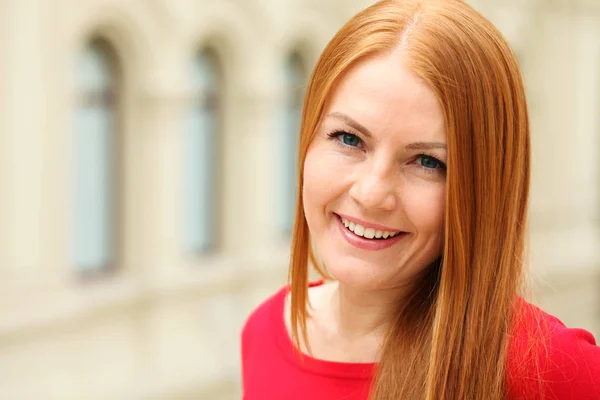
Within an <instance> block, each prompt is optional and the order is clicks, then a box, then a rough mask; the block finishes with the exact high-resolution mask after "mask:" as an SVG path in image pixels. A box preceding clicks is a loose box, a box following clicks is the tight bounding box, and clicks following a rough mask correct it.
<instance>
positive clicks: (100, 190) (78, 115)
mask: <svg viewBox="0 0 600 400" xmlns="http://www.w3.org/2000/svg"><path fill="white" fill-rule="evenodd" d="M116 64H117V63H116V59H115V53H114V52H113V51H112V49H111V47H110V46H109V45H108V43H106V42H105V41H102V40H93V41H90V42H89V43H88V44H87V46H86V47H85V48H83V49H82V51H81V53H79V54H78V56H77V60H76V71H75V83H76V93H77V106H76V107H77V108H76V111H75V130H74V137H73V144H74V156H75V158H74V177H75V182H74V201H73V222H74V226H73V242H72V243H73V251H74V254H73V258H74V259H73V262H74V265H75V268H76V269H77V270H78V271H80V272H83V273H86V274H87V273H95V272H102V271H106V270H108V269H109V268H112V267H114V266H115V263H116V262H117V260H116V258H117V254H116V250H117V249H116V245H117V231H116V230H117V228H118V221H117V217H118V215H117V207H118V202H117V196H118V194H119V193H118V182H117V181H118V178H117V173H118V172H119V171H118V168H117V167H118V151H117V146H118V139H119V138H118V120H117V119H118V118H117V105H118V97H119V96H118V92H119V90H118V89H119V87H118V86H119V85H118V79H117V68H116Z"/></svg>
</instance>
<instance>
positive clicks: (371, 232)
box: [342, 218, 400, 239]
mask: <svg viewBox="0 0 600 400" xmlns="http://www.w3.org/2000/svg"><path fill="white" fill-rule="evenodd" d="M342 223H343V224H344V226H345V227H346V228H348V229H349V230H351V231H352V232H354V234H355V235H357V236H362V237H365V238H367V239H373V238H377V239H380V238H383V239H387V238H388V237H389V238H393V237H394V236H397V235H398V234H399V233H400V232H388V231H379V230H375V229H373V228H365V227H364V226H362V225H360V224H357V223H354V222H352V221H349V220H347V219H346V218H342Z"/></svg>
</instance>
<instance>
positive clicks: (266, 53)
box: [0, 0, 600, 400]
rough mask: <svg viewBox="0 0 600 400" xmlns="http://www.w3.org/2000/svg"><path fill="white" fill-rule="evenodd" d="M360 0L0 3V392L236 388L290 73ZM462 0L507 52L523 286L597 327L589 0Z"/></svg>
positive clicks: (598, 63)
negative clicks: (517, 83) (523, 203)
mask: <svg viewBox="0 0 600 400" xmlns="http://www.w3.org/2000/svg"><path fill="white" fill-rule="evenodd" d="M370 3H372V1H366V0H353V1H349V0H331V1H317V0H304V1H300V0H277V1H273V0H269V1H267V0H219V1H207V0H200V1H192V0H176V1H167V0H130V1H124V0H88V1H75V0H55V1H52V2H50V1H46V0H28V1H20V0H19V1H17V0H6V1H4V2H2V3H1V4H0V20H1V22H2V23H0V27H1V28H0V29H2V34H1V35H0V37H1V42H0V66H1V68H0V82H1V84H0V99H1V101H2V103H1V105H2V107H0V131H1V132H2V134H1V136H0V188H1V189H0V190H2V196H0V221H2V224H1V225H2V226H1V227H0V243H1V245H0V277H1V279H0V377H2V378H0V394H1V397H2V398H7V399H71V398H72V399H75V398H76V399H106V398H111V399H185V398H194V399H198V398H200V399H218V400H221V399H222V400H228V399H236V398H240V377H239V334H240V329H241V326H242V323H243V321H244V319H245V317H246V316H247V315H248V313H249V312H250V311H251V309H252V308H253V307H255V306H256V305H257V304H258V303H259V302H260V301H261V300H263V299H265V298H266V297H267V296H268V295H270V294H271V293H273V292H274V291H275V290H276V289H278V288H280V287H281V286H282V285H283V284H284V283H285V281H286V274H287V262H288V257H289V249H288V246H289V233H290V229H291V225H292V223H293V220H292V218H293V215H292V211H293V209H294V196H295V194H294V190H295V184H294V179H295V178H294V176H295V168H296V167H295V161H294V155H295V151H296V150H295V149H296V142H295V140H296V138H297V125H298V121H299V118H300V112H301V102H302V96H303V86H304V84H305V82H306V80H307V78H308V75H309V74H310V71H311V68H312V66H313V65H314V63H315V61H316V59H317V57H318V55H319V53H320V51H321V50H322V48H323V47H324V45H325V44H326V43H327V41H328V40H329V39H330V38H331V37H332V36H333V34H334V33H335V32H336V30H337V29H338V28H339V27H340V26H341V25H342V24H343V23H344V22H345V21H346V20H347V19H348V18H349V17H350V16H351V15H353V14H354V13H355V12H357V11H358V10H360V9H361V8H363V7H365V6H366V5H368V4H370ZM472 4H473V5H474V6H475V7H476V8H478V9H479V10H480V11H481V12H483V13H484V14H485V15H486V16H488V17H489V18H490V19H491V20H492V21H493V22H494V23H496V24H497V26H498V27H499V28H500V29H501V30H502V31H503V32H504V33H505V35H506V36H507V38H508V39H509V40H510V42H511V43H512V45H513V47H514V48H515V50H516V52H517V54H518V55H519V58H520V61H521V64H522V67H523V71H524V76H525V80H526V85H527V90H528V94H529V103H530V110H531V116H532V128H533V161H532V169H533V184H532V198H531V220H530V231H531V243H530V252H531V264H532V281H533V282H534V293H535V298H536V299H537V303H538V304H541V305H542V306H544V307H545V309H546V310H547V311H549V312H551V313H554V314H555V315H557V316H558V317H559V318H561V319H562V320H563V321H564V322H565V323H567V325H569V326H577V327H583V328H586V329H588V330H590V331H591V332H593V333H594V334H595V335H596V337H598V336H599V335H600V214H599V210H600V196H599V191H600V174H599V171H600V162H598V159H599V158H598V151H599V150H600V140H599V138H600V112H599V110H600V2H598V1H597V0H588V1H587V2H586V1H579V2H573V1H571V0H555V1H546V0H537V1H533V0H527V1H523V0H508V1H504V2H502V3H499V2H497V1H492V0H478V1H473V2H472Z"/></svg>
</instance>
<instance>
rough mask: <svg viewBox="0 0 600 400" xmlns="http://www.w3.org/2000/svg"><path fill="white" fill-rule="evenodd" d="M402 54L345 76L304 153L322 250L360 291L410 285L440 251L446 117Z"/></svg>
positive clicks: (312, 218) (311, 223)
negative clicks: (405, 61) (405, 63)
mask: <svg viewBox="0 0 600 400" xmlns="http://www.w3.org/2000/svg"><path fill="white" fill-rule="evenodd" d="M403 57H404V55H403V53H402V52H401V51H399V50H395V51H393V52H390V53H386V54H378V55H376V56H372V57H370V58H367V59H365V60H362V61H361V62H359V63H357V64H356V65H355V66H353V67H352V68H351V69H350V70H349V71H348V72H347V73H346V74H345V75H344V77H342V79H341V81H340V83H339V84H338V85H337V87H336V88H335V89H334V91H333V92H332V93H331V96H330V98H329V101H328V103H327V104H326V108H325V113H324V115H325V117H324V118H323V120H322V122H321V123H320V125H319V126H318V127H317V131H316V133H315V136H314V138H313V140H312V142H311V144H310V146H309V148H308V151H307V154H306V158H305V161H304V186H303V206H304V212H305V215H306V220H307V223H308V227H309V230H310V234H311V237H312V240H313V242H314V245H315V248H316V251H317V254H318V255H319V257H320V258H321V260H322V261H323V262H324V264H325V266H326V268H327V270H328V272H330V273H331V275H333V277H334V278H336V279H337V280H339V281H340V282H341V283H344V284H347V285H349V286H352V287H356V288H361V289H370V290H373V289H389V288H393V287H398V286H401V285H404V284H409V283H410V282H411V278H413V277H414V276H415V274H417V273H419V272H420V271H422V270H423V269H424V268H425V267H427V266H428V265H429V264H430V263H431V262H433V261H434V260H435V259H436V258H438V257H439V255H440V254H441V251H442V244H443V240H442V239H443V220H444V204H445V188H446V166H445V165H446V164H445V163H446V160H447V151H446V133H445V128H444V116H443V113H442V109H441V107H440V105H439V103H438V101H437V98H436V97H435V94H434V93H433V92H432V91H431V90H430V89H429V88H428V87H427V86H426V85H425V83H424V82H423V81H422V80H420V79H419V78H418V77H417V76H416V75H414V74H413V73H412V72H411V71H410V70H408V69H407V68H406V67H405V66H404V62H403Z"/></svg>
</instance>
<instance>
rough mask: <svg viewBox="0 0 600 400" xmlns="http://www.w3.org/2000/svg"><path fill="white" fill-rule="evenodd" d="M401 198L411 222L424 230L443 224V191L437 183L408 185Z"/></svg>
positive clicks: (442, 187)
mask: <svg viewBox="0 0 600 400" xmlns="http://www.w3.org/2000/svg"><path fill="white" fill-rule="evenodd" d="M404 192H405V193H403V195H402V197H403V198H404V207H405V211H406V213H407V214H408V215H409V216H410V217H409V218H410V219H411V220H412V222H413V223H414V224H415V225H417V226H421V228H424V227H425V226H430V227H432V228H438V227H439V226H441V225H442V224H443V218H444V204H445V189H444V186H441V185H440V184H438V183H430V184H426V185H420V184H419V185H409V186H407V187H405V189H404Z"/></svg>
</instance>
